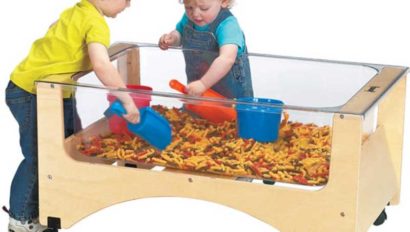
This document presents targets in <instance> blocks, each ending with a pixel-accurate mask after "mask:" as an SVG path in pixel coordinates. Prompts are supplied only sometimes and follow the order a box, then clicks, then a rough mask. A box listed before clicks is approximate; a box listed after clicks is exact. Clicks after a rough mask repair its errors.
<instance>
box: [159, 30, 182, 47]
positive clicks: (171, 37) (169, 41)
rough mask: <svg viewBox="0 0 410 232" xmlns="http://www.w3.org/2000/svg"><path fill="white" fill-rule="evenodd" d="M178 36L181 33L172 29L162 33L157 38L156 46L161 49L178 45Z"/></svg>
mask: <svg viewBox="0 0 410 232" xmlns="http://www.w3.org/2000/svg"><path fill="white" fill-rule="evenodd" d="M180 38H181V35H180V34H179V32H178V31H176V30H174V31H171V32H170V33H168V34H163V35H162V36H161V38H159V41H158V46H159V48H161V49H162V50H167V49H168V48H169V47H171V46H179V45H180Z"/></svg>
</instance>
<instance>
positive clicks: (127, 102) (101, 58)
mask: <svg viewBox="0 0 410 232" xmlns="http://www.w3.org/2000/svg"><path fill="white" fill-rule="evenodd" d="M88 54H89V57H90V60H91V64H92V65H93V70H94V72H95V74H96V75H97V77H98V79H99V80H100V81H101V83H102V84H103V85H104V86H107V87H113V88H126V85H125V84H124V82H123V81H122V79H121V77H120V74H119V73H118V71H117V69H116V68H115V67H114V65H113V64H112V63H111V61H110V58H109V56H108V51H107V49H106V48H105V46H104V45H102V44H100V43H89V44H88ZM114 95H115V96H116V97H118V98H119V99H120V100H121V102H122V103H123V105H124V108H125V109H126V111H127V114H125V115H124V118H125V119H126V120H127V121H129V122H131V123H137V122H139V120H140V118H139V117H140V116H139V111H138V109H137V107H136V106H135V104H134V102H133V101H132V98H131V97H130V96H129V94H128V93H122V92H116V93H114Z"/></svg>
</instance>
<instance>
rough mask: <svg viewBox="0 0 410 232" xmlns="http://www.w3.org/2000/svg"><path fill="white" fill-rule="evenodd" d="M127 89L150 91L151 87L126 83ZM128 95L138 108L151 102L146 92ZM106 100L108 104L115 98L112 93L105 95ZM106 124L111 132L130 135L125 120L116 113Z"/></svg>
mask: <svg viewBox="0 0 410 232" xmlns="http://www.w3.org/2000/svg"><path fill="white" fill-rule="evenodd" d="M127 88H128V89H135V90H146V91H152V88H151V87H149V86H144V85H127ZM130 96H131V97H132V99H133V100H134V103H135V105H136V106H137V107H138V108H142V107H146V106H149V105H150V102H151V95H148V94H138V93H130ZM107 100H108V101H109V102H110V105H111V104H112V103H113V102H114V101H115V100H117V97H115V96H114V95H112V94H108V95H107ZM108 126H109V128H110V130H111V132H112V133H114V134H128V135H131V134H132V133H131V132H130V131H129V130H128V128H127V122H126V120H125V119H124V118H122V117H121V116H118V115H113V116H112V117H110V118H109V119H108Z"/></svg>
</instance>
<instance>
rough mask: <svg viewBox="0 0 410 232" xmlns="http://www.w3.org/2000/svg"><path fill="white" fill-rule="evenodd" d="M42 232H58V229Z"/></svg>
mask: <svg viewBox="0 0 410 232" xmlns="http://www.w3.org/2000/svg"><path fill="white" fill-rule="evenodd" d="M43 232H58V229H50V228H48V229H47V230H44V231H43Z"/></svg>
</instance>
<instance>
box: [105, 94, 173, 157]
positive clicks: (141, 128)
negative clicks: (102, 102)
mask: <svg viewBox="0 0 410 232" xmlns="http://www.w3.org/2000/svg"><path fill="white" fill-rule="evenodd" d="M139 111H140V122H139V123H136V124H133V123H130V122H127V128H128V130H129V131H130V132H132V133H134V134H135V135H137V136H139V137H141V138H142V139H144V140H145V141H146V142H148V143H149V144H151V145H152V146H154V147H156V148H158V149H160V150H163V149H165V148H166V147H167V146H168V145H169V144H170V143H171V139H172V131H171V126H170V125H169V122H168V121H167V120H166V119H165V118H164V117H162V116H161V115H160V114H159V113H157V112H156V111H155V110H153V109H152V108H151V107H143V108H141V109H139ZM125 113H126V111H125V109H124V107H123V106H122V104H121V102H119V101H118V100H117V101H115V102H113V103H112V104H111V105H110V107H109V108H108V109H107V110H106V111H105V112H104V115H105V116H106V117H108V118H109V117H111V116H112V115H113V114H117V115H119V116H122V115H123V114H125Z"/></svg>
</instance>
